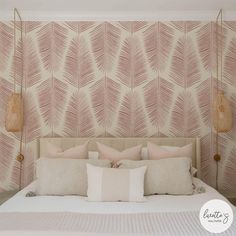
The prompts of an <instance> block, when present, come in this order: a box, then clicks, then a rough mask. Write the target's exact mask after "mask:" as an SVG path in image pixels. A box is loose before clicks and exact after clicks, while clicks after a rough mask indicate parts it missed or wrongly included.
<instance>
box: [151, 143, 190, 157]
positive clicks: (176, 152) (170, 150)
mask: <svg viewBox="0 0 236 236" xmlns="http://www.w3.org/2000/svg"><path fill="white" fill-rule="evenodd" d="M147 148H148V157H149V160H159V159H163V158H172V157H189V158H191V159H192V155H193V146H192V144H188V145H186V146H183V147H172V146H158V145H156V144H154V143H152V142H148V143H147Z"/></svg>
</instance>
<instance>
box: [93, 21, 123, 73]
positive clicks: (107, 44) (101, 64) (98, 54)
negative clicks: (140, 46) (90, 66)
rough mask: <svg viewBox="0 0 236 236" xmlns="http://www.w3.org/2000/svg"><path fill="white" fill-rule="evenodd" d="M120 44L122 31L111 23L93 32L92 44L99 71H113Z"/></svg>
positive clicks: (100, 26)
mask: <svg viewBox="0 0 236 236" xmlns="http://www.w3.org/2000/svg"><path fill="white" fill-rule="evenodd" d="M119 42H120V30H119V28H117V27H116V26H114V25H113V24H111V23H108V22H104V23H102V24H100V25H98V26H97V27H96V28H95V29H94V30H93V31H91V44H92V48H93V54H94V58H95V61H96V63H97V66H98V69H99V70H101V71H104V72H109V71H110V70H112V68H113V65H114V60H115V57H116V55H117V50H118V48H119Z"/></svg>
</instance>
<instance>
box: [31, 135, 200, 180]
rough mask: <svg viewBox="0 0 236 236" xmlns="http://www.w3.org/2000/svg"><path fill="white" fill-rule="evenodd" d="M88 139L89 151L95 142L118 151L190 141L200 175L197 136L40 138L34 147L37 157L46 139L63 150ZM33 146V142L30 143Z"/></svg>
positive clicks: (195, 165)
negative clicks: (141, 146) (138, 146)
mask: <svg viewBox="0 0 236 236" xmlns="http://www.w3.org/2000/svg"><path fill="white" fill-rule="evenodd" d="M87 140H89V146H88V150H89V151H98V150H97V145H96V142H100V143H103V144H105V145H108V146H110V147H112V148H115V149H117V150H119V151H122V150H124V149H127V148H130V147H133V146H137V145H140V144H142V145H143V147H145V146H146V145H147V142H152V143H155V144H156V145H159V146H178V147H183V146H185V145H187V144H190V143H192V144H193V146H192V148H193V156H192V164H193V166H194V167H195V168H197V170H198V172H197V176H198V177H201V168H200V167H201V158H200V153H201V152H200V140H199V139H198V138H41V139H39V145H38V144H37V142H35V143H34V144H35V149H36V150H37V147H38V157H40V156H45V155H44V153H45V145H46V143H47V142H48V141H50V142H51V143H53V144H55V145H57V146H59V147H61V148H62V149H63V150H65V149H68V148H71V147H74V146H76V145H80V144H84V143H85V141H87ZM31 146H32V148H33V143H32V144H31Z"/></svg>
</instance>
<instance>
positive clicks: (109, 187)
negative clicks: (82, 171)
mask: <svg viewBox="0 0 236 236" xmlns="http://www.w3.org/2000/svg"><path fill="white" fill-rule="evenodd" d="M145 171H146V166H142V167H139V168H135V169H130V170H128V169H114V168H101V167H96V166H93V165H90V164H87V174H88V200H89V201H98V202H101V201H104V202H115V201H125V202H141V201H144V198H143V194H144V175H145Z"/></svg>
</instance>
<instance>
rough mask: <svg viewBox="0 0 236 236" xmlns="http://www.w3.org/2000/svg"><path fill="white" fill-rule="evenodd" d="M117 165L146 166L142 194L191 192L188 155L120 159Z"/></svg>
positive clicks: (126, 166)
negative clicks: (150, 158)
mask: <svg viewBox="0 0 236 236" xmlns="http://www.w3.org/2000/svg"><path fill="white" fill-rule="evenodd" d="M118 165H119V168H125V169H127V168H128V169H130V168H137V167H140V166H147V171H146V175H145V181H144V195H153V194H173V195H188V194H192V193H193V184H192V176H191V173H190V168H191V159H190V158H188V157H182V158H180V157H179V158H166V159H161V160H143V161H130V160H122V161H119V162H118Z"/></svg>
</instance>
